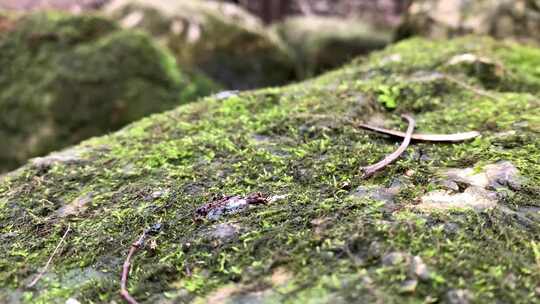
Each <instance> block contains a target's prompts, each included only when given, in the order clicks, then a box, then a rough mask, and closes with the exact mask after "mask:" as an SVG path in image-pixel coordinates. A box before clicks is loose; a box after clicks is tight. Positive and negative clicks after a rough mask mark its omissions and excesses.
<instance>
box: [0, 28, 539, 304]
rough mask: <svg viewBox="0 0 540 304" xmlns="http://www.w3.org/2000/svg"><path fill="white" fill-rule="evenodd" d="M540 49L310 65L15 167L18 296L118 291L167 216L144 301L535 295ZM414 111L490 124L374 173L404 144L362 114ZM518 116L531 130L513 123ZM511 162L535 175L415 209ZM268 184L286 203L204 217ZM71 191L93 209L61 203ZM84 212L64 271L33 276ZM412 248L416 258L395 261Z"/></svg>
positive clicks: (420, 124)
mask: <svg viewBox="0 0 540 304" xmlns="http://www.w3.org/2000/svg"><path fill="white" fill-rule="evenodd" d="M461 54H473V55H475V56H476V57H482V58H486V59H489V61H490V62H497V63H498V64H499V65H500V66H501V68H502V69H503V70H504V71H505V72H504V73H502V74H499V75H498V76H497V78H492V77H485V76H486V74H485V73H486V71H483V72H482V73H480V74H478V73H477V70H475V69H469V67H468V66H459V65H458V66H452V67H449V66H448V64H447V63H448V62H449V61H450V60H451V59H452V58H455V56H459V55H461ZM538 66H540V51H539V50H538V49H534V48H530V47H525V46H520V45H516V44H512V43H507V42H496V41H494V40H491V39H488V38H478V37H473V38H460V39H457V40H453V41H449V42H445V41H441V42H430V41H426V40H422V39H413V40H408V41H404V42H401V43H399V44H396V45H394V46H392V47H389V48H387V49H385V50H384V51H381V52H376V53H373V54H371V55H370V56H369V58H368V59H367V60H362V61H355V62H353V63H352V64H350V65H348V66H346V67H344V68H342V69H340V70H337V71H334V72H331V73H328V74H325V75H323V76H321V77H319V78H316V79H312V80H309V81H306V82H302V83H298V84H295V85H290V86H287V87H283V88H268V89H262V90H257V91H250V92H239V93H238V94H231V95H229V96H226V98H220V99H218V98H216V97H215V96H211V97H207V98H205V99H203V100H201V101H199V102H196V103H190V104H187V105H183V106H180V107H179V108H177V109H175V110H172V111H169V112H166V113H163V114H158V115H154V116H151V117H149V118H144V119H142V120H140V121H138V122H136V123H133V124H131V125H129V126H128V127H126V128H124V129H122V130H120V131H119V132H116V133H113V134H110V135H108V136H104V137H99V138H94V139H91V140H89V141H86V142H84V143H82V144H81V145H79V146H77V148H76V151H84V152H82V154H81V155H79V156H77V155H76V153H75V155H74V156H73V157H72V158H75V159H76V161H71V160H70V157H65V158H64V157H56V158H54V159H57V160H58V161H50V162H45V164H46V165H44V166H36V165H34V164H32V163H29V164H27V165H25V166H23V167H22V168H20V169H19V170H18V171H17V172H16V174H10V175H8V176H7V177H3V181H1V182H0V302H2V303H20V302H23V303H65V301H66V300H68V299H70V298H73V299H77V300H78V301H80V302H81V303H87V302H94V303H109V302H112V301H114V302H116V303H120V302H121V301H122V299H121V298H120V296H119V293H118V291H119V287H120V282H119V280H120V274H121V269H122V264H123V262H124V259H125V258H126V255H127V252H128V250H129V247H130V244H131V243H132V242H133V241H135V240H136V238H137V237H138V236H139V235H140V234H141V233H142V231H143V230H145V229H147V228H148V227H152V226H155V225H154V224H156V223H161V225H160V227H161V229H160V232H159V233H157V234H155V235H151V236H149V237H148V238H147V240H146V243H145V244H144V245H143V246H142V247H141V248H140V250H139V251H138V252H137V254H136V255H135V256H134V257H133V259H132V263H133V264H132V265H133V269H132V271H131V273H130V276H129V284H128V287H129V291H130V293H131V295H132V296H133V297H135V298H136V299H137V300H138V301H140V302H141V303H209V302H211V301H217V302H219V303H246V302H250V303H253V302H255V303H276V302H284V303H355V302H356V303H358V302H360V303H376V302H379V303H396V302H402V303H406V302H407V303H409V302H410V303H416V302H437V301H440V302H442V301H449V302H451V303H467V302H474V301H478V302H481V303H495V302H497V301H499V302H504V303H535V302H537V294H536V290H537V288H538V282H540V272H538V271H537V269H538V264H537V263H538V252H540V239H539V236H540V216H538V211H537V210H540V209H538V207H540V202H539V201H538V197H539V196H540V164H539V163H538V159H539V154H538V153H539V151H540V147H539V143H540V141H539V140H538V139H539V138H538V134H539V132H540V124H539V123H540V121H539V120H538V117H540V104H539V100H540V96H539V92H540V75H539V74H538V72H537V71H538ZM487 72H488V73H489V72H490V71H489V70H488V71H487ZM491 72H494V71H493V70H491ZM489 79H497V81H496V82H491V81H490V80H489ZM381 88H384V89H381ZM382 94H387V95H386V98H385V101H388V100H389V99H393V100H394V101H395V108H394V109H391V110H387V108H386V107H385V106H384V105H383V104H382V103H381V100H380V96H381V95H382ZM405 112H409V113H413V115H414V116H415V118H416V119H417V128H418V130H417V131H418V132H419V133H455V132H463V131H471V130H477V131H479V132H481V134H482V136H480V137H478V138H476V139H474V140H473V141H467V142H463V143H457V144H435V143H423V142H417V143H413V144H412V145H411V146H410V147H409V148H408V149H407V151H406V152H407V153H406V154H404V155H403V156H402V157H401V158H400V159H399V160H398V161H397V162H396V163H394V164H392V165H390V166H389V167H387V168H386V169H385V170H383V171H382V172H380V173H378V174H376V175H375V176H374V177H372V178H371V179H368V180H363V179H360V177H359V174H360V173H359V168H360V167H362V166H365V165H368V164H372V163H374V162H376V161H378V160H380V159H382V158H383V157H384V156H385V155H387V154H388V153H390V152H392V151H394V150H395V148H396V147H397V145H399V144H398V143H397V141H396V140H395V139H391V138H386V137H385V136H381V135H378V134H374V133H371V132H368V131H364V130H360V129H357V128H355V127H354V125H353V124H351V122H350V121H351V120H359V121H362V122H365V121H368V120H369V119H370V118H371V117H374V116H376V115H378V116H380V117H383V118H384V119H383V121H385V122H386V123H387V124H388V125H387V126H386V127H388V128H392V129H401V130H403V129H404V128H405V124H404V122H402V121H401V119H400V118H399V115H397V114H399V113H405ZM509 131H515V132H516V133H515V134H514V135H512V136H504V137H501V135H500V134H501V133H505V132H509ZM421 155H427V156H429V157H428V158H424V159H423V160H422V159H421V157H420V156H421ZM63 159H66V160H67V161H62V160H63ZM79 160H80V161H79ZM500 161H507V162H509V163H511V164H512V165H513V167H515V169H516V170H517V171H518V172H519V176H520V177H521V178H523V179H522V180H520V181H519V183H520V185H519V187H509V186H508V185H505V186H504V187H502V188H499V189H498V190H497V193H498V194H501V196H500V197H501V199H498V200H497V201H496V202H494V203H493V207H491V208H487V209H466V210H439V211H438V212H424V211H422V210H419V209H416V208H414V207H415V206H419V205H421V204H422V202H421V197H422V196H424V195H426V194H428V193H430V192H431V191H435V190H441V189H442V187H443V186H441V185H440V183H439V182H438V180H439V177H440V172H441V171H443V170H447V169H448V168H455V169H466V168H475V169H476V170H477V172H481V171H482V169H483V168H489V167H488V166H489V165H491V164H501V162H500ZM505 168H506V169H505V172H512V171H513V170H509V169H510V166H506V167H505ZM504 176H511V175H504ZM499 177H501V176H499ZM396 179H397V180H399V181H400V183H399V187H397V188H394V187H393V185H394V183H395V181H396ZM503 179H504V178H503ZM498 180H501V179H500V178H498ZM457 184H458V188H457V191H458V192H459V191H460V189H461V190H463V188H464V185H463V184H462V183H460V182H458V183H457ZM359 187H364V188H359ZM389 188H391V189H395V190H396V192H395V193H392V195H393V196H392V198H391V202H392V204H393V207H392V208H387V207H388V206H387V204H388V203H387V202H384V201H383V202H380V201H379V200H378V199H377V198H376V197H375V198H374V197H372V196H371V194H370V192H369V191H367V192H365V193H364V194H365V195H355V194H354V193H355V192H357V189H389ZM165 189H166V190H167V191H165ZM156 191H161V193H160V194H159V195H153V193H156ZM256 192H261V193H263V194H264V197H268V198H269V199H268V203H265V204H257V205H253V206H251V207H250V208H246V209H243V210H242V211H241V212H237V213H224V214H222V215H221V217H219V218H217V219H215V220H214V219H205V218H199V219H196V218H195V215H196V214H195V213H196V210H197V209H198V208H200V207H201V206H203V205H205V204H207V203H208V202H212V201H213V199H214V198H216V197H229V196H230V197H245V196H246V195H249V194H250V193H256ZM367 194H369V195H367ZM90 195H91V198H90ZM270 198H273V199H270ZM275 198H279V199H275ZM81 202H83V204H81ZM66 206H72V207H77V208H72V209H68V210H72V211H74V212H69V214H65V215H66V216H65V217H62V216H58V215H59V214H60V213H59V210H66V208H67V207H66ZM220 206H221V205H220ZM62 208H63V209H62ZM525 208H527V210H532V211H530V212H528V213H524V212H522V210H525ZM535 208H536V209H535ZM534 210H536V211H534ZM510 211H511V212H510ZM68 225H69V226H70V228H71V232H70V233H69V234H68V236H67V237H66V239H65V243H64V245H63V246H61V249H60V250H59V251H58V253H57V254H56V256H55V258H54V259H53V261H52V263H51V265H50V267H49V269H48V271H47V273H46V275H44V277H43V278H42V279H41V280H40V281H39V282H38V284H36V285H35V287H34V288H30V289H29V288H26V287H25V286H26V284H27V283H28V282H29V281H31V280H32V279H33V278H34V277H35V275H36V274H37V273H38V272H39V271H40V270H41V269H42V267H43V266H44V265H45V264H46V262H47V260H48V259H49V256H50V255H51V253H52V252H53V250H54V248H55V247H56V246H57V244H58V242H59V240H60V238H61V237H62V234H63V232H64V231H65V230H66V228H67V226H68ZM229 225H234V227H231V226H229ZM236 227H238V229H236ZM396 252H397V253H402V256H403V257H404V259H403V262H395V263H394V262H390V260H389V259H388V255H389V254H391V253H396Z"/></svg>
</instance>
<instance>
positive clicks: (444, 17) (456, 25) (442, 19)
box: [397, 0, 540, 44]
mask: <svg viewBox="0 0 540 304" xmlns="http://www.w3.org/2000/svg"><path fill="white" fill-rule="evenodd" d="M538 29H540V3H539V2H538V1H537V0H515V1H506V0H479V1H462V0H444V1H443V0H436V1H431V0H415V1H413V3H412V4H411V6H410V7H409V10H408V12H407V14H406V16H405V18H404V21H403V23H402V24H401V26H400V27H399V29H398V31H397V33H398V34H397V36H398V38H400V39H403V38H407V37H410V36H412V35H421V36H424V37H430V38H450V37H456V36H458V35H464V34H481V35H492V36H494V37H496V38H513V39H517V40H520V41H527V42H532V43H536V44H538V43H540V31H539V30H538Z"/></svg>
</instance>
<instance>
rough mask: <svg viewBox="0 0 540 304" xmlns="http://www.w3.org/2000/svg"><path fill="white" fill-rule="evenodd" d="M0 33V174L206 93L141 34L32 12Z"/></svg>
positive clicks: (94, 19) (204, 85) (98, 20)
mask: <svg viewBox="0 0 540 304" xmlns="http://www.w3.org/2000/svg"><path fill="white" fill-rule="evenodd" d="M9 24H10V25H9V26H6V28H5V30H0V66H1V67H2V69H1V73H0V142H1V143H2V149H1V150H0V172H2V171H5V170H8V169H13V168H15V167H16V166H17V165H19V164H21V163H22V162H24V161H25V160H27V159H28V158H30V157H34V156H38V155H43V154H45V153H48V152H50V151H52V150H56V149H60V148H63V147H65V146H67V145H69V144H75V143H78V142H80V141H81V140H83V139H86V138H88V137H91V136H95V135H102V134H105V133H107V132H110V131H112V130H116V129H118V128H120V127H122V126H124V125H126V124H127V123H129V122H131V121H133V120H136V119H139V118H141V117H143V116H145V115H148V114H151V113H154V112H160V111H164V110H167V109H171V108H173V107H175V106H178V105H179V104H181V103H183V102H187V101H191V100H193V99H196V98H197V97H199V96H201V95H207V94H208V93H210V91H211V90H212V88H213V87H214V85H213V84H212V83H211V82H210V81H206V82H205V81H202V80H201V81H199V79H192V78H190V77H188V76H187V75H185V74H182V73H181V72H180V71H179V70H178V68H177V65H176V63H175V61H174V58H173V57H172V56H171V55H170V54H169V53H167V52H166V51H165V50H163V49H161V48H160V47H158V46H157V45H156V44H154V43H153V42H152V41H150V39H149V38H148V37H147V36H145V35H143V34H141V33H135V32H130V31H124V30H121V29H119V28H118V26H117V25H116V24H115V23H113V22H111V21H108V20H106V19H104V18H102V17H98V16H93V15H87V16H70V15H63V14H60V13H36V14H30V15H26V16H22V17H19V18H17V19H13V20H12V19H10V23H9Z"/></svg>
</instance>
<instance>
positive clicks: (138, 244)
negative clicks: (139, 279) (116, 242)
mask: <svg viewBox="0 0 540 304" xmlns="http://www.w3.org/2000/svg"><path fill="white" fill-rule="evenodd" d="M146 233H147V232H146V230H145V231H144V232H143V233H142V234H141V236H140V237H139V239H138V240H137V241H136V242H134V243H133V244H131V248H130V249H129V253H128V255H127V257H126V261H125V262H124V266H123V267H122V279H121V281H120V295H122V297H123V298H124V299H125V300H126V302H128V303H129V304H139V302H137V300H135V299H134V298H133V297H132V296H131V295H130V294H129V291H128V290H127V280H128V275H129V270H130V268H131V257H132V256H133V255H134V254H135V253H136V252H137V250H138V249H139V248H140V247H141V246H142V244H143V242H144V239H145V238H146Z"/></svg>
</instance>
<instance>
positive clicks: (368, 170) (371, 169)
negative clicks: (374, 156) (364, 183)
mask: <svg viewBox="0 0 540 304" xmlns="http://www.w3.org/2000/svg"><path fill="white" fill-rule="evenodd" d="M401 117H403V118H404V119H406V120H407V121H408V122H409V126H408V127H407V133H406V134H405V138H404V139H403V142H402V143H401V145H400V146H399V148H398V149H397V150H396V151H394V152H393V153H392V154H390V155H388V156H386V157H385V158H384V159H383V160H381V161H380V162H378V163H376V164H373V165H370V166H367V167H363V168H362V169H361V170H362V178H368V177H370V176H372V175H373V174H375V173H376V172H377V171H379V170H381V169H383V168H384V167H386V166H388V165H389V164H391V163H392V162H393V161H395V160H396V159H397V158H398V157H399V156H400V155H401V154H402V153H403V151H405V149H407V147H408V146H409V144H410V142H411V136H412V134H413V131H414V125H415V121H414V118H412V117H411V116H409V115H405V114H403V115H401Z"/></svg>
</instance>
